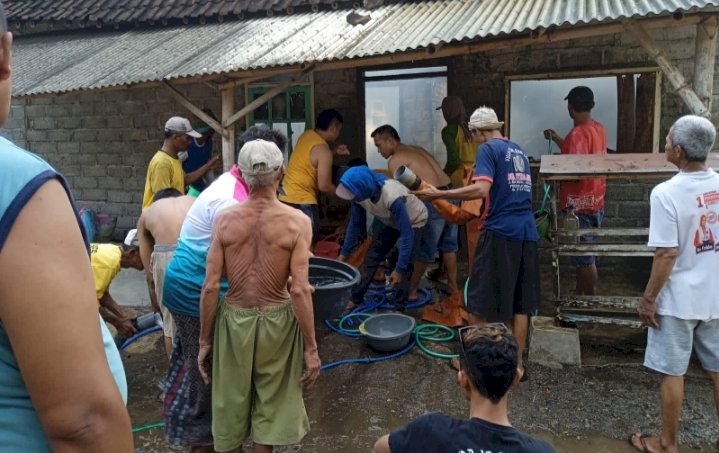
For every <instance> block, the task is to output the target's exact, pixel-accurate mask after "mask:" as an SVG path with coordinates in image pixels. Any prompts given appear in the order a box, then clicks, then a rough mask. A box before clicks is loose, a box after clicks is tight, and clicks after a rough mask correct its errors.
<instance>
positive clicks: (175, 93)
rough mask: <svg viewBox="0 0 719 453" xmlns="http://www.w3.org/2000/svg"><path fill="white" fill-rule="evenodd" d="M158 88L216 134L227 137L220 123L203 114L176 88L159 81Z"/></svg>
mask: <svg viewBox="0 0 719 453" xmlns="http://www.w3.org/2000/svg"><path fill="white" fill-rule="evenodd" d="M160 86H161V87H162V88H164V89H165V91H167V92H168V93H169V94H170V96H172V97H173V98H175V99H176V100H177V102H179V103H180V104H182V105H183V106H184V107H185V108H186V109H187V110H189V111H190V112H192V113H193V114H194V115H195V116H196V117H198V118H199V119H201V120H202V121H204V122H205V123H207V125H208V126H210V127H211V128H212V129H214V130H215V132H217V133H218V134H220V135H221V136H222V137H225V136H226V135H227V131H226V130H225V129H224V128H223V127H222V125H221V124H220V123H218V122H217V121H215V120H214V118H212V117H211V116H210V115H208V114H207V113H205V112H203V111H202V109H201V108H199V107H197V106H196V105H195V104H193V103H192V101H190V100H189V99H187V98H186V97H185V96H184V95H183V94H182V93H180V92H179V91H177V88H175V87H173V86H172V85H170V84H169V82H166V81H164V80H163V81H161V82H160Z"/></svg>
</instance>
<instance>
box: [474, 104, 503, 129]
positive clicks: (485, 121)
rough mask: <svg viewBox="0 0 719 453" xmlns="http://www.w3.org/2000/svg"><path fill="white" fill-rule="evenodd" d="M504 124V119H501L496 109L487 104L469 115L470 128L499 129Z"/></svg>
mask: <svg viewBox="0 0 719 453" xmlns="http://www.w3.org/2000/svg"><path fill="white" fill-rule="evenodd" d="M503 125H504V121H499V119H498V118H497V113H496V112H495V111H494V109H491V108H489V107H487V106H484V105H483V106H482V107H480V108H478V109H477V110H475V111H474V113H472V116H470V117H469V124H468V126H469V130H470V131H471V130H472V129H479V130H493V129H499V128H501V127H502V126H503Z"/></svg>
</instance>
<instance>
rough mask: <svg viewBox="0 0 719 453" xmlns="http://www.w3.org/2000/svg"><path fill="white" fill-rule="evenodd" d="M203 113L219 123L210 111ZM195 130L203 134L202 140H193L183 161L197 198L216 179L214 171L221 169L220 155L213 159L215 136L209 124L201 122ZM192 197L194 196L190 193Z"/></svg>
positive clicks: (183, 166)
mask: <svg viewBox="0 0 719 453" xmlns="http://www.w3.org/2000/svg"><path fill="white" fill-rule="evenodd" d="M202 111H203V112H205V113H206V114H208V115H210V116H211V117H212V118H213V119H215V120H216V121H217V118H216V117H215V115H214V114H213V113H212V111H211V110H210V109H203V110H202ZM194 130H195V131H196V132H199V133H200V134H202V137H200V138H193V139H192V142H191V143H190V147H189V148H187V157H186V158H185V159H184V160H183V161H182V170H183V171H184V172H185V174H186V175H188V178H187V179H188V180H190V181H192V182H191V183H190V186H191V187H192V188H193V189H195V191H196V192H197V193H195V194H194V196H197V194H199V193H200V192H202V191H203V190H205V189H206V188H207V186H209V185H210V183H211V182H212V180H213V179H214V177H213V174H212V170H213V169H217V168H220V167H221V165H220V155H219V154H218V155H216V156H215V157H212V136H213V135H215V131H214V129H212V128H211V127H210V126H209V125H208V124H207V123H205V122H200V123H198V124H196V125H195V128H194ZM190 195H193V194H192V193H190Z"/></svg>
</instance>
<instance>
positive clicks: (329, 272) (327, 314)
mask: <svg viewBox="0 0 719 453" xmlns="http://www.w3.org/2000/svg"><path fill="white" fill-rule="evenodd" d="M309 280H310V285H312V286H314V287H315V292H314V293H312V306H313V309H314V314H315V324H317V323H321V322H323V321H324V320H326V319H337V318H339V317H340V315H341V314H342V311H343V310H344V309H345V307H346V306H347V303H348V302H349V301H350V297H351V296H352V288H354V287H355V286H356V285H357V284H358V283H359V281H360V273H359V271H358V270H357V269H356V268H354V267H352V266H350V265H349V264H347V263H344V262H342V261H339V260H335V259H332V258H323V257H319V256H312V257H310V270H309Z"/></svg>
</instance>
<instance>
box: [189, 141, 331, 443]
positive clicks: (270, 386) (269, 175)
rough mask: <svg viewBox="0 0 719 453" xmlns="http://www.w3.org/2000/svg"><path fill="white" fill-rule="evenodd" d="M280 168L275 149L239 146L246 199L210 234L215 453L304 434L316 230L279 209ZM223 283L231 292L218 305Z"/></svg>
mask: <svg viewBox="0 0 719 453" xmlns="http://www.w3.org/2000/svg"><path fill="white" fill-rule="evenodd" d="M282 163H283V159H282V152H281V151H280V149H279V148H278V147H277V145H275V144H274V143H272V142H268V141H264V140H255V141H251V142H248V143H247V144H245V146H244V147H243V148H242V150H241V151H240V156H239V162H238V167H239V169H240V172H241V174H242V177H243V179H244V180H245V182H246V183H247V185H248V186H249V189H250V194H249V198H248V199H247V201H245V202H244V203H242V204H238V205H235V206H231V207H229V208H226V209H225V210H223V211H222V212H221V213H219V214H218V216H217V218H216V220H215V223H214V226H213V229H212V244H211V245H210V251H209V253H208V255H207V273H206V276H205V283H204V285H203V287H202V296H201V299H200V351H199V354H198V359H197V362H198V367H199V369H200V373H201V375H202V378H203V380H204V381H205V383H208V384H209V383H210V376H212V434H213V437H214V441H215V445H214V447H215V450H216V451H237V452H241V451H242V443H243V442H244V441H245V440H246V439H247V438H248V437H249V436H250V434H251V435H252V440H253V442H254V447H253V452H255V453H259V452H271V451H272V449H273V446H274V445H288V444H296V443H298V442H300V441H301V440H302V438H303V437H304V436H305V435H306V434H307V432H308V431H309V420H308V418H307V413H306V412H305V407H304V402H303V400H302V387H301V386H302V385H303V384H305V385H311V384H313V383H314V381H315V380H316V379H317V377H318V376H319V373H320V358H319V356H318V354H317V342H316V340H315V329H314V319H313V312H312V299H311V294H312V287H311V286H310V284H309V275H308V274H309V256H310V244H311V241H312V225H311V221H310V219H309V218H308V217H307V216H306V215H304V214H303V213H302V212H301V211H299V210H297V209H294V208H292V207H290V206H287V205H284V204H282V203H281V202H280V201H278V200H277V195H276V194H277V190H278V188H279V184H280V181H281V180H282V177H283V174H284V171H283V168H282ZM223 274H225V275H226V277H227V280H228V281H229V289H228V290H227V293H226V294H225V297H224V298H222V300H220V302H219V304H218V295H219V290H220V278H221V277H222V275H223ZM290 276H291V277H292V285H291V289H290V291H289V292H288V290H287V286H288V285H287V282H288V279H289V278H290ZM218 306H219V310H218ZM213 338H214V344H213ZM303 355H304V363H305V366H306V367H307V370H306V371H305V373H304V374H302V358H303ZM210 364H211V365H210ZM210 366H211V367H212V370H211V371H210Z"/></svg>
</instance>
